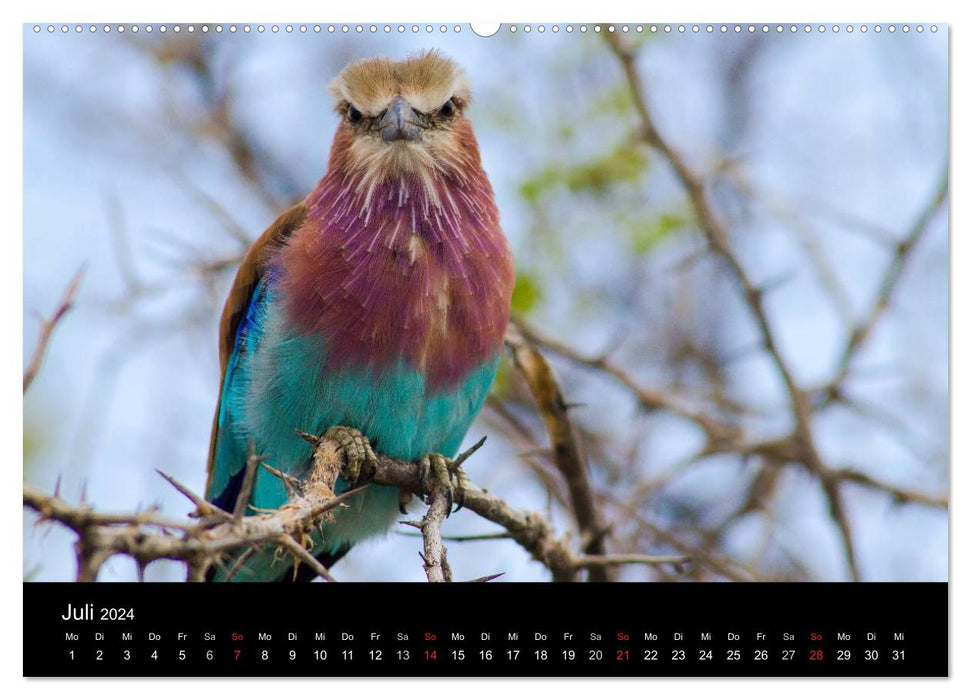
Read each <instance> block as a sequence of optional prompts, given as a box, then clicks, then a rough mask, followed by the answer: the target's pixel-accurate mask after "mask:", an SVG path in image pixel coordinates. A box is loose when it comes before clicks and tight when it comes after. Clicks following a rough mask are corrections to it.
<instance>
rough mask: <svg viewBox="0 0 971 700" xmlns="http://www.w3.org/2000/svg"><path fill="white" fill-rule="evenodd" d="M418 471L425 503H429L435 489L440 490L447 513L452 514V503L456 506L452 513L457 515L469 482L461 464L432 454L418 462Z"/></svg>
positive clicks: (463, 501)
mask: <svg viewBox="0 0 971 700" xmlns="http://www.w3.org/2000/svg"><path fill="white" fill-rule="evenodd" d="M418 469H419V474H418V476H419V483H420V484H421V489H422V498H424V499H425V502H426V503H429V502H430V500H431V494H432V493H433V492H434V491H435V490H436V489H442V490H444V491H445V498H446V499H447V500H448V510H449V513H450V514H451V513H452V512H453V511H452V505H453V503H454V504H457V507H456V509H455V511H454V512H456V513H457V512H458V511H459V510H461V509H462V505H463V504H464V503H465V490H466V486H467V485H468V483H469V480H468V477H467V476H466V475H465V470H464V469H462V466H461V462H459V461H457V460H451V459H449V458H448V457H445V456H443V455H440V454H437V453H434V452H433V453H430V454H427V455H425V456H424V457H422V458H421V459H419V460H418Z"/></svg>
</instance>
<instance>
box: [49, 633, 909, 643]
mask: <svg viewBox="0 0 971 700" xmlns="http://www.w3.org/2000/svg"><path fill="white" fill-rule="evenodd" d="M106 634H107V635H108V637H106V636H105V635H106ZM135 634H136V633H134V632H112V633H105V632H94V633H90V632H87V633H83V634H82V633H78V632H66V633H65V635H64V639H65V641H68V642H77V641H81V639H83V638H88V639H92V638H93V639H94V641H96V642H101V641H106V640H107V639H108V638H109V637H110V638H112V639H118V640H121V641H123V642H130V641H135ZM138 637H139V638H141V639H147V640H148V641H151V642H159V641H163V640H174V641H179V642H188V641H196V640H198V641H204V642H215V641H220V640H222V641H231V642H244V641H247V639H249V640H255V641H260V642H271V641H273V640H274V639H276V640H277V641H281V640H282V641H288V642H297V641H315V642H326V641H340V642H354V641H370V642H381V641H388V640H391V641H396V642H411V641H418V642H439V641H452V642H466V641H481V642H494V641H510V642H519V641H534V642H548V641H550V639H551V637H552V638H553V639H560V640H561V641H563V642H581V641H589V642H603V641H618V642H630V641H645V642H657V641H661V640H662V637H666V638H667V639H670V640H671V641H674V642H685V641H692V640H696V641H701V642H710V641H717V640H725V641H728V642H741V641H752V642H759V643H772V642H773V641H783V642H795V641H799V640H800V639H801V640H803V641H809V642H822V641H827V640H829V641H838V642H850V641H854V639H855V640H857V641H859V640H866V641H868V642H875V641H884V640H889V639H892V640H893V641H896V642H902V641H904V640H905V633H904V632H891V633H878V632H859V633H854V632H835V633H833V634H823V633H821V632H809V633H808V634H799V635H797V634H796V633H793V632H782V633H781V634H777V635H769V634H768V633H766V632H749V633H746V634H742V633H741V632H722V633H720V634H719V633H713V632H695V633H694V634H688V633H685V632H669V633H667V634H659V633H657V632H651V631H648V632H641V633H638V634H633V633H629V632H623V631H621V632H615V633H611V634H610V635H607V634H603V633H600V632H584V633H574V632H562V633H559V634H556V635H552V634H548V633H546V632H532V633H529V634H526V633H522V634H520V633H519V632H505V633H504V634H500V633H496V632H477V633H476V634H472V633H466V632H451V633H449V634H448V635H445V634H439V633H437V632H423V633H410V632H395V633H393V634H386V633H382V632H367V633H355V632H312V633H309V632H281V633H277V632H256V633H255V634H252V633H243V632H230V633H228V634H222V635H219V634H217V633H215V632H205V631H204V632H164V633H163V632H152V631H149V632H144V633H140V634H139V635H138ZM770 637H776V639H770Z"/></svg>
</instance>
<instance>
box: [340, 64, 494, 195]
mask: <svg viewBox="0 0 971 700" xmlns="http://www.w3.org/2000/svg"><path fill="white" fill-rule="evenodd" d="M330 92H331V94H332V95H333V96H334V98H335V100H336V109H337V112H338V114H339V115H340V118H341V124H340V126H339V127H338V131H337V137H336V138H335V142H334V150H335V153H333V154H332V161H331V163H332V165H333V164H334V163H335V160H336V162H337V163H338V166H339V167H341V168H342V169H343V170H345V171H347V172H349V173H353V174H356V175H358V176H359V177H360V179H361V180H362V181H364V182H368V183H370V184H374V183H375V182H379V181H382V180H384V179H385V178H387V177H399V178H402V177H417V178H419V179H422V180H427V179H428V178H430V177H431V176H432V175H433V174H435V173H446V174H452V175H455V176H458V177H460V178H461V177H462V173H463V171H464V170H465V169H466V168H468V167H469V166H470V165H474V166H475V167H478V163H479V154H478V147H477V145H476V142H475V137H474V136H473V134H472V128H471V125H470V123H469V121H468V120H467V119H466V118H465V116H464V115H463V112H464V110H465V108H466V106H467V105H468V103H469V99H470V92H469V85H468V82H467V80H466V78H465V75H464V73H463V72H462V70H461V69H460V68H459V67H458V66H457V65H456V64H455V63H454V62H453V61H451V60H450V59H448V58H446V57H445V56H443V55H442V54H440V53H438V52H437V51H430V52H426V53H422V54H419V55H417V56H414V57H412V58H408V59H406V60H404V61H392V60H389V59H386V58H368V59H364V60H361V61H357V62H355V63H351V64H350V65H348V66H347V67H345V68H344V70H342V71H341V72H340V74H339V75H338V76H337V78H336V79H335V80H334V82H333V84H332V85H331V88H330Z"/></svg>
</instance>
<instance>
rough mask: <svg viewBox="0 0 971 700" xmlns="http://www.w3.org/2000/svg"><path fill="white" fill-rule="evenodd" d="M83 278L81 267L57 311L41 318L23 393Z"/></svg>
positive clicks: (68, 309)
mask: <svg viewBox="0 0 971 700" xmlns="http://www.w3.org/2000/svg"><path fill="white" fill-rule="evenodd" d="M83 276H84V266H83V265H82V266H81V269H79V270H78V271H77V272H76V273H75V274H74V278H73V279H72V280H71V282H70V283H69V284H68V285H67V288H66V289H65V290H64V294H62V295H61V300H60V302H58V304H57V309H55V310H54V313H53V314H52V315H51V316H50V317H49V318H42V319H41V322H40V337H39V338H38V339H37V347H35V348H34V354H33V356H31V358H30V362H28V363H27V369H25V370H24V393H26V392H27V389H29V388H30V385H31V384H32V383H33V381H34V378H35V377H36V376H37V373H38V372H39V371H40V366H41V363H42V362H43V361H44V355H45V353H46V352H47V346H48V345H49V344H50V342H51V335H53V333H54V329H55V328H57V324H58V323H60V322H61V320H62V319H63V318H64V316H65V315H66V314H67V312H68V311H70V310H71V307H73V306H74V300H75V298H76V297H77V293H78V287H80V285H81V278H82V277H83Z"/></svg>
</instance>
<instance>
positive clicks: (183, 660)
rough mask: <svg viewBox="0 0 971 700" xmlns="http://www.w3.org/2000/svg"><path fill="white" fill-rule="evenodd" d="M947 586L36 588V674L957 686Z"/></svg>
mask: <svg viewBox="0 0 971 700" xmlns="http://www.w3.org/2000/svg"><path fill="white" fill-rule="evenodd" d="M947 594H948V587H947V584H946V583H872V584H870V583H867V584H825V583H824V584H819V583H817V584H804V583H755V584H735V583H733V584H715V583H704V584H695V583H671V584H668V583H646V584H623V583H612V584H512V583H505V584H504V583H489V584H452V585H441V586H436V585H428V584H346V583H342V584H336V585H330V584H306V585H293V586H281V585H279V584H234V585H215V584H107V583H106V584H76V583H64V584H55V583H26V584H24V675H26V676H173V675H175V676H226V677H231V676H321V677H354V676H629V677H651V676H659V677H665V676H668V677H670V676H946V675H947V674H948V639H947V632H948V623H947V615H948V599H947Z"/></svg>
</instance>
